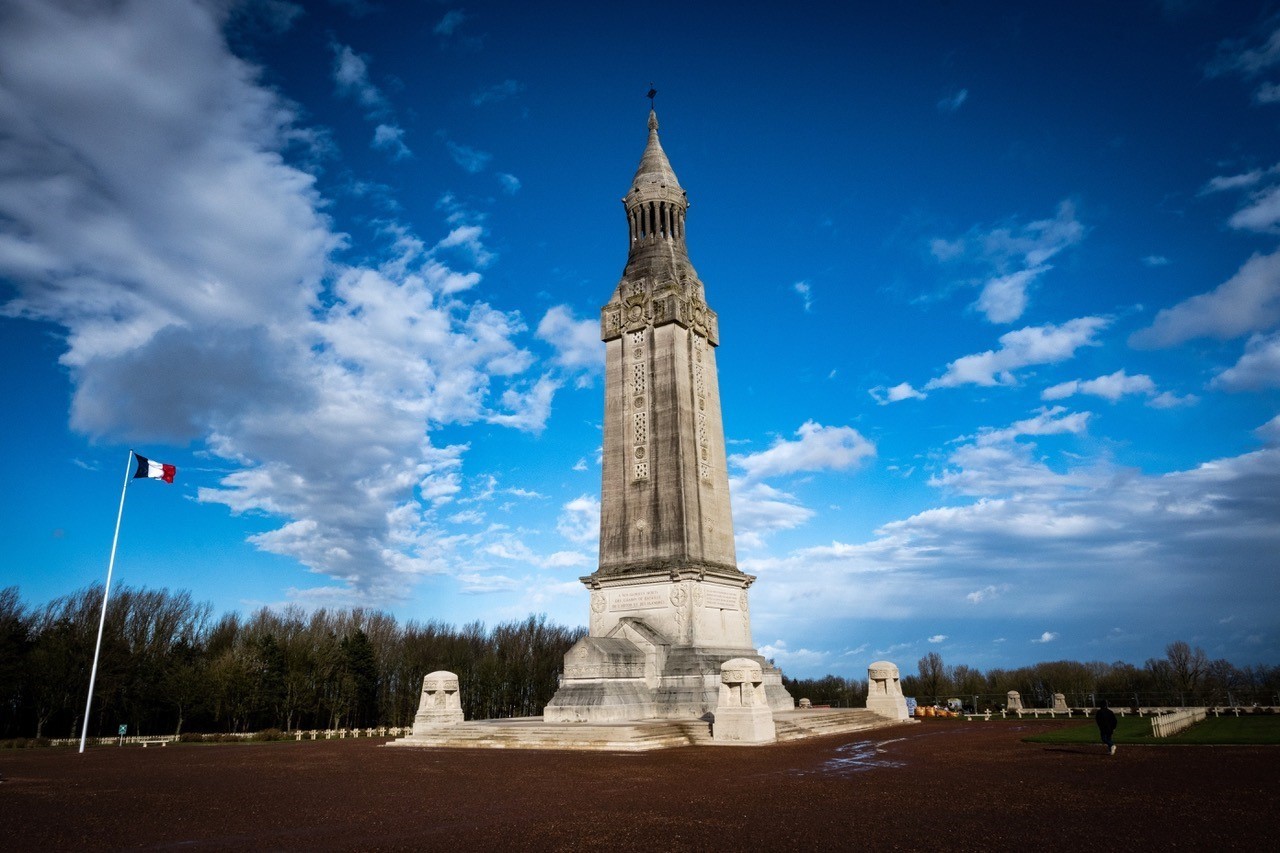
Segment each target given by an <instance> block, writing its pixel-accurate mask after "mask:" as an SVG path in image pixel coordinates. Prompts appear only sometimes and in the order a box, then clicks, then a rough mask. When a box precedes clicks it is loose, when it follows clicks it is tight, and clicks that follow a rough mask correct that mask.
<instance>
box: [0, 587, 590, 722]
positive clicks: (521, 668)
mask: <svg viewBox="0 0 1280 853" xmlns="http://www.w3.org/2000/svg"><path fill="white" fill-rule="evenodd" d="M101 606H102V587H101V586H100V585H98V586H92V587H89V588H87V589H84V590H80V591H78V592H75V593H72V594H70V595H67V596H63V597H61V598H58V599H55V600H54V601H51V602H49V603H48V604H46V605H44V606H43V607H28V606H26V605H24V603H23V602H22V600H21V598H20V597H19V593H18V589H17V587H9V588H6V589H3V590H0V737H3V738H15V737H78V736H79V734H80V726H81V725H82V722H83V717H82V715H83V713H84V705H85V696H86V691H87V690H88V685H89V670H90V666H91V664H92V661H93V647H94V642H95V640H96V637H97V630H98V620H99V616H100V611H101ZM583 633H584V632H583V631H582V629H576V628H565V627H562V626H559V625H550V624H547V621H546V619H545V617H542V616H537V617H530V618H528V619H525V620H524V621H520V622H509V623H503V624H500V625H497V626H495V627H494V628H492V629H488V630H487V629H486V628H485V626H484V625H483V624H481V623H479V622H475V623H471V624H469V625H465V626H463V627H462V628H456V627H454V626H451V625H445V624H442V623H439V622H426V623H420V622H414V621H410V622H407V623H405V624H403V625H401V624H399V623H397V621H396V619H395V617H393V616H391V615H389V614H387V613H384V612H381V611H376V610H367V609H363V608H357V609H353V610H331V609H324V608H321V609H319V610H315V611H312V612H306V611H303V610H301V609H299V608H296V607H287V608H285V609H284V610H281V611H273V610H269V609H266V608H263V609H262V610H259V611H258V612H256V613H254V614H253V615H251V616H248V617H243V616H240V615H239V614H236V613H229V614H226V615H223V616H221V617H218V618H214V616H213V608H212V606H211V605H209V604H207V603H199V602H196V601H193V600H192V598H191V595H190V594H189V593H187V592H170V591H169V590H164V589H161V590H147V589H133V588H129V587H122V588H120V589H119V590H117V591H113V592H112V596H111V601H110V604H109V605H108V607H107V619H106V625H105V631H104V634H103V639H102V655H101V659H100V661H99V664H98V676H97V684H96V686H95V688H94V701H93V712H92V717H91V719H90V725H89V733H90V735H93V736H106V735H111V734H114V733H115V732H116V729H117V727H118V726H120V725H128V727H129V731H130V733H143V734H169V733H175V734H181V733H182V732H184V731H199V732H218V731H222V732H245V731H259V730H262V729H268V728H278V729H281V730H283V731H290V730H295V729H313V728H319V729H328V728H353V727H360V728H365V727H370V726H380V725H386V726H407V725H411V724H412V723H413V716H414V714H415V713H416V712H417V709H418V699H419V694H420V691H421V689H422V677H423V676H424V675H426V674H427V673H428V672H431V671H433V670H437V669H444V670H449V671H451V672H456V673H457V674H458V676H459V678H460V680H461V684H462V688H463V689H462V703H463V712H464V713H465V714H466V716H467V719H491V718H495V717H519V716H531V715H536V714H540V713H542V708H543V706H545V705H546V703H547V701H548V700H549V699H550V698H551V696H552V694H554V693H555V690H556V687H557V684H558V677H559V673H560V669H561V667H562V665H563V659H564V653H565V652H566V651H568V649H569V647H570V646H571V645H573V643H574V642H576V641H577V640H578V638H579V637H581V636H582V635H583Z"/></svg>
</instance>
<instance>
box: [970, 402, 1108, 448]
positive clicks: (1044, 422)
mask: <svg viewBox="0 0 1280 853" xmlns="http://www.w3.org/2000/svg"><path fill="white" fill-rule="evenodd" d="M1089 417H1090V413H1089V412H1068V411H1067V410H1066V409H1065V408H1063V407H1062V406H1054V407H1053V408H1051V409H1040V410H1039V411H1038V412H1037V413H1036V415H1035V417H1033V418H1027V419H1025V420H1021V421H1015V422H1014V423H1013V424H1012V425H1010V426H1007V427H1004V428H1003V429H995V428H994V427H983V428H982V429H981V430H979V432H978V434H977V436H976V443H977V444H978V445H980V446H981V445H991V444H999V443H1001V442H1007V441H1013V440H1014V439H1015V438H1017V437H1018V436H1020V435H1062V434H1064V433H1069V434H1071V435H1079V434H1080V433H1082V432H1084V431H1085V429H1086V428H1087V427H1088V424H1089Z"/></svg>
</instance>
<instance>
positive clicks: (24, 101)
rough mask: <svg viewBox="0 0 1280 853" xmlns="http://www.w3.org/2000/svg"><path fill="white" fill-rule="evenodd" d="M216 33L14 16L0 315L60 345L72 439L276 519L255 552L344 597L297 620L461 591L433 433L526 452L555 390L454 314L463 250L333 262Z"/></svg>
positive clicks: (491, 333)
mask: <svg viewBox="0 0 1280 853" xmlns="http://www.w3.org/2000/svg"><path fill="white" fill-rule="evenodd" d="M220 14H221V13H218V12H216V11H215V10H214V7H213V6H210V5H208V4H204V3H198V2H183V0H170V2H166V3H162V4H141V3H115V4H105V5H104V4H87V5H86V4H63V3H53V2H14V3H10V4H9V9H8V10H7V11H6V25H5V27H4V28H2V29H0V124H2V125H3V126H4V127H5V128H6V133H5V134H4V135H3V136H0V159H2V160H3V161H4V162H6V163H7V164H8V166H7V168H6V169H5V170H4V172H3V174H2V175H0V218H2V219H4V220H5V221H6V222H8V223H10V224H11V227H8V228H6V230H5V232H4V233H3V234H2V235H0V275H3V276H4V277H5V278H6V279H7V281H8V282H10V283H11V286H12V288H13V292H14V294H15V295H14V297H13V299H11V300H10V301H9V302H8V303H6V304H5V305H4V306H3V309H2V310H3V312H4V313H5V314H6V315H8V316H17V317H25V318H31V319H36V320H41V321H46V322H50V323H54V324H57V325H59V326H61V327H62V328H63V329H65V330H66V335H67V338H66V340H67V349H66V352H65V353H64V355H63V357H62V361H63V363H64V364H65V365H67V366H68V367H69V368H71V370H72V378H73V381H74V383H75V384H74V393H73V398H72V413H71V424H72V427H73V428H74V429H76V430H77V431H80V432H82V433H85V434H87V435H90V436H93V437H99V438H103V439H106V440H111V441H122V442H123V441H129V442H136V441H147V442H156V443H162V442H167V443H171V444H187V443H192V444H195V445H196V446H197V447H202V449H204V450H207V452H209V453H211V454H213V455H214V456H216V457H219V458H220V459H222V460H225V461H226V462H229V463H230V464H231V466H233V467H234V468H235V470H233V471H232V472H231V473H229V474H226V475H225V476H223V477H222V478H221V480H220V481H219V482H218V484H217V485H216V486H214V487H206V488H202V489H200V490H199V492H198V498H199V500H200V501H202V502H205V503H218V504H223V505H225V506H226V507H228V508H229V509H230V510H231V511H232V512H235V513H255V514H263V515H265V516H267V517H269V518H271V519H273V520H274V523H275V524H277V525H278V526H277V527H275V528H274V529H267V530H265V531H264V532H261V533H258V534H256V535H254V536H252V537H251V538H250V540H249V541H250V542H251V543H252V544H254V545H255V546H257V547H258V548H260V549H262V550H265V551H270V552H272V553H275V554H280V555H284V556H288V557H292V558H294V559H296V560H298V561H300V562H301V563H303V564H304V565H306V566H307V567H309V568H310V569H312V570H314V571H316V572H318V573H320V574H323V575H327V576H329V577H331V578H334V579H336V581H337V582H336V583H335V584H333V585H328V586H319V587H317V588H315V589H312V590H298V591H295V593H294V594H295V595H296V596H297V597H298V599H299V600H323V601H328V602H335V601H338V600H343V601H346V602H366V603H367V602H379V603H380V602H385V601H388V600H394V599H396V598H398V597H401V596H403V595H404V593H405V591H406V588H407V583H406V579H407V578H409V577H411V576H413V575H415V574H423V573H428V572H443V571H451V570H454V569H455V566H456V561H455V559H454V555H453V551H452V548H453V545H452V544H451V540H450V539H449V538H448V537H445V536H443V535H442V534H441V533H440V531H439V530H438V529H437V522H436V520H435V513H436V512H437V508H438V507H445V506H448V505H450V502H452V501H455V500H457V495H458V493H459V490H460V484H461V466H462V459H463V455H464V453H465V451H466V446H465V445H449V446H447V447H437V446H435V445H434V444H433V443H432V442H431V440H430V436H429V434H428V429H429V428H430V427H433V426H435V425H442V424H465V423H468V422H472V421H476V420H480V419H485V418H487V419H490V420H497V419H499V418H501V417H503V416H505V415H507V414H508V413H509V414H510V417H512V418H513V419H514V420H513V425H516V426H521V427H523V428H534V427H535V426H536V424H537V423H538V422H539V421H545V417H546V415H545V411H540V408H541V409H542V410H545V409H546V408H548V407H549V394H548V393H547V386H546V385H545V383H543V382H542V381H541V380H539V381H537V382H535V383H534V386H533V388H532V389H528V390H526V389H527V386H528V380H526V379H523V378H522V377H521V374H522V373H523V372H524V371H526V370H527V369H528V367H529V366H530V364H531V362H532V357H531V355H530V354H529V353H528V352H527V351H525V350H523V349H522V348H521V347H519V346H518V345H517V344H516V343H515V339H516V337H517V336H518V335H519V334H521V333H522V332H524V331H525V328H524V326H523V324H522V323H521V322H520V319H519V316H518V315H516V314H508V313H505V312H502V311H498V310H495V309H493V308H491V307H490V306H488V305H486V304H484V303H478V302H468V301H465V300H463V299H461V298H460V294H461V293H462V292H463V291H465V290H466V289H467V288H469V287H472V286H474V284H475V283H476V282H478V281H479V273H478V272H476V271H474V270H469V269H466V268H465V266H464V267H463V268H462V269H459V268H458V264H459V263H462V264H464V265H465V264H471V265H478V264H480V263H482V262H483V261H482V256H481V253H480V251H479V250H480V249H482V246H480V245H479V243H478V242H477V241H478V236H477V235H474V234H473V235H472V237H471V238H470V239H468V238H467V237H466V235H464V234H462V233H461V232H453V233H451V235H450V236H449V237H446V238H445V240H443V241H441V244H438V245H437V247H435V248H433V249H430V250H428V249H426V248H425V244H424V241H422V240H421V239H420V238H418V237H417V236H415V235H414V234H412V233H410V232H409V231H408V230H407V229H405V228H403V227H402V226H399V225H397V224H395V223H389V224H387V226H386V227H385V229H384V233H385V236H386V237H387V238H388V245H387V247H386V249H385V254H384V257H383V258H382V260H381V261H379V262H375V263H374V264H372V265H370V266H364V267H348V266H343V265H341V264H337V263H335V262H334V261H333V259H332V258H331V253H332V252H333V251H334V250H335V249H336V248H338V247H339V246H341V245H343V242H344V240H345V237H344V236H343V235H340V234H338V233H335V232H334V230H333V229H332V227H331V224H330V222H329V221H328V219H327V217H326V215H325V214H324V213H323V212H322V211H323V210H324V209H325V208H326V206H327V202H326V200H325V199H323V198H321V197H320V195H319V194H318V193H317V191H316V189H315V184H314V179H313V178H312V177H311V176H310V175H308V174H306V173H304V172H302V171H300V170H299V169H297V168H294V167H292V166H290V165H288V163H287V162H286V161H285V159H284V157H283V155H282V152H283V151H284V149H285V148H286V147H287V146H289V145H290V144H292V143H294V142H296V141H298V140H306V139H308V138H312V135H311V134H310V132H309V131H308V130H307V129H306V128H302V127H299V126H298V124H297V118H296V116H295V115H294V113H293V112H292V108H291V106H290V105H289V104H288V103H287V102H285V101H283V100H282V99H281V98H279V97H278V96H277V95H276V94H274V93H273V92H272V90H271V89H269V88H267V87H266V86H263V85H261V84H260V82H259V80H258V77H257V73H258V72H257V71H256V70H255V69H254V68H253V67H251V66H249V65H248V64H246V63H244V62H242V61H241V60H239V59H238V58H236V57H235V56H234V55H233V54H232V53H231V52H230V51H229V50H228V48H227V46H226V43H225V41H224V40H223V37H222V34H221V30H220V27H221V24H222V19H221V17H220ZM156 45H164V46H165V49H164V50H156V49H155V46H156ZM334 50H335V69H334V71H335V82H336V84H337V85H338V86H339V87H340V88H341V89H342V90H343V91H344V92H346V93H348V94H350V95H352V96H353V97H355V98H356V99H357V100H358V101H359V102H360V103H361V104H362V105H363V106H364V107H365V108H366V109H367V110H379V109H382V107H383V104H382V101H381V99H380V93H378V91H377V90H376V88H375V87H372V84H370V83H369V80H368V73H367V66H366V65H365V64H364V61H363V60H362V59H360V57H358V56H357V55H356V54H354V52H351V51H350V50H349V49H346V48H343V47H340V46H335V48H334ZM388 126H391V125H390V124H388ZM450 243H451V244H452V245H450V246H446V245H445V244H450ZM442 252H443V253H449V254H450V261H449V262H448V263H446V262H445V261H444V260H442V259H441V257H440V253H442ZM458 253H461V257H457V258H455V257H454V255H456V254H458ZM322 291H323V292H324V293H325V299H324V300H323V301H322V300H321V298H320V296H321V293H322ZM140 375H142V376H146V377H148V381H147V382H138V381H137V377H138V376H140ZM539 390H541V391H542V393H541V394H539V393H538V392H539ZM512 393H515V394H516V395H517V396H518V397H519V399H518V400H511V399H510V398H509V396H508V395H509V394H512ZM495 396H500V399H501V400H502V406H503V411H502V412H500V413H495V412H494V410H493V398H494V397H495ZM510 402H518V403H521V404H522V405H523V409H522V411H519V412H510V409H511V407H510V406H509V405H508V403H510ZM517 421H518V422H517ZM257 526H258V527H259V529H261V524H258V525H257Z"/></svg>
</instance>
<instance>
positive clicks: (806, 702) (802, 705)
mask: <svg viewBox="0 0 1280 853" xmlns="http://www.w3.org/2000/svg"><path fill="white" fill-rule="evenodd" d="M812 707H813V703H812V702H810V701H809V700H808V699H801V700H800V709H801V710H808V709H809V708H812Z"/></svg>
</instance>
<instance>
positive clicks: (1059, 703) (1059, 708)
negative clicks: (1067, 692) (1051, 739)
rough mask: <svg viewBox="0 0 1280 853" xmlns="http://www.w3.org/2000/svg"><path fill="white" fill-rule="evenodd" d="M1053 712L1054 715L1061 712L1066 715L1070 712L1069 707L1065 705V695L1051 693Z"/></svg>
mask: <svg viewBox="0 0 1280 853" xmlns="http://www.w3.org/2000/svg"><path fill="white" fill-rule="evenodd" d="M1053 713H1054V715H1055V716H1056V715H1058V714H1061V713H1066V714H1067V715H1068V716H1069V715H1070V714H1071V709H1070V708H1068V707H1067V697H1066V696H1064V695H1063V694H1061V693H1055V694H1053Z"/></svg>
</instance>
